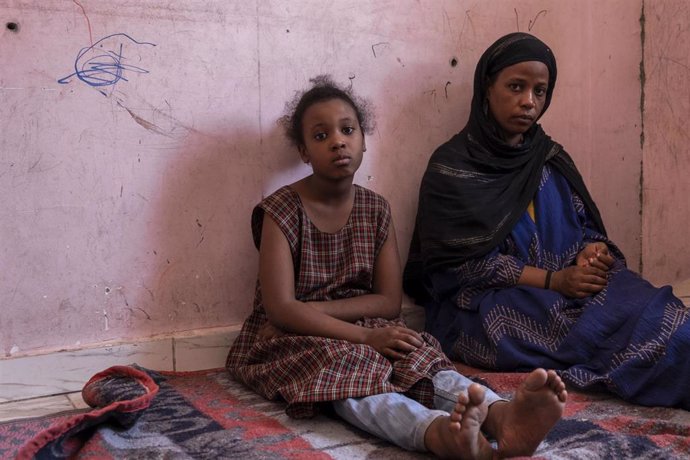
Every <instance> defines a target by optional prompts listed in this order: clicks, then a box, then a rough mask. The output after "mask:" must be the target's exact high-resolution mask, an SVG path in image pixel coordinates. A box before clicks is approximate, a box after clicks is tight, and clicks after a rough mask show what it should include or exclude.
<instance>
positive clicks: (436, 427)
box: [424, 383, 493, 460]
mask: <svg viewBox="0 0 690 460" xmlns="http://www.w3.org/2000/svg"><path fill="white" fill-rule="evenodd" d="M484 394H485V392H484V388H483V387H482V386H480V385H478V384H476V383H473V384H472V385H470V387H469V388H468V389H467V393H466V394H461V395H460V396H459V397H458V403H457V404H456V405H455V409H454V410H453V412H451V413H450V416H447V417H446V416H441V417H437V418H436V420H434V421H433V422H431V425H429V428H427V430H426V433H425V435H424V443H425V445H426V447H427V449H428V450H429V451H431V452H433V453H434V454H436V455H437V456H438V457H440V458H452V459H472V460H474V459H490V458H492V455H493V449H492V448H491V445H490V444H489V442H488V441H487V440H486V438H485V437H484V435H483V434H482V433H481V431H480V429H481V426H482V423H484V419H485V418H486V414H487V407H486V404H483V402H484Z"/></svg>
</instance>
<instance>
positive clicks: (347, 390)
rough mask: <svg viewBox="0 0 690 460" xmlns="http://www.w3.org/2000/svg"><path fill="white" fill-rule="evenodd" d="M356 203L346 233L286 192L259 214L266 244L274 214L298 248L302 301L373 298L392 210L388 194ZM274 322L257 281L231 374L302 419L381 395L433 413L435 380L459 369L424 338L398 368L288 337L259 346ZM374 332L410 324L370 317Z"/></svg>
mask: <svg viewBox="0 0 690 460" xmlns="http://www.w3.org/2000/svg"><path fill="white" fill-rule="evenodd" d="M355 187H356V189H355V202H354V206H353V209H352V213H351V215H350V218H349V221H348V222H347V224H346V225H345V226H344V227H343V228H342V229H341V230H339V231H338V232H335V233H324V232H321V231H319V230H318V229H317V228H316V227H315V226H314V224H313V223H312V222H311V221H310V220H309V218H308V217H307V214H306V212H305V211H304V208H303V207H302V204H301V202H300V199H299V196H298V195H297V194H296V193H295V192H294V191H293V190H292V189H290V188H289V187H283V188H281V189H279V190H278V191H276V192H275V193H274V194H272V195H271V196H269V197H268V198H266V199H265V200H264V201H262V202H261V203H260V204H259V205H258V206H257V207H256V208H255V209H254V212H253V215H252V231H253V234H254V242H255V244H256V246H257V248H258V247H259V245H260V239H261V226H262V224H263V218H264V216H265V215H266V214H268V215H269V216H270V217H271V218H272V219H273V220H274V221H275V222H276V223H277V224H278V226H279V227H280V229H281V230H282V232H283V234H284V235H285V237H286V238H287V240H288V242H289V244H290V250H291V252H292V258H293V261H294V266H295V282H296V287H295V295H296V297H297V299H298V300H301V301H305V302H306V301H321V300H332V299H341V298H347V297H353V296H357V295H362V294H367V293H371V292H372V285H373V273H374V261H375V259H376V256H377V255H378V252H379V251H380V249H381V247H382V246H383V243H384V242H385V241H386V239H387V237H388V230H389V228H390V222H391V212H390V207H389V205H388V203H387V202H386V200H385V199H384V198H383V197H381V196H380V195H378V194H376V193H374V192H372V191H370V190H367V189H365V188H363V187H359V186H355ZM265 321H266V314H265V312H264V309H263V307H262V302H261V286H260V285H259V283H258V282H257V286H256V295H255V300H254V309H253V312H252V314H251V315H250V316H249V318H248V319H247V320H246V321H245V323H244V325H243V327H242V331H241V332H240V335H239V336H238V338H237V339H236V341H235V343H234V344H233V346H232V348H231V350H230V353H229V355H228V359H227V363H226V366H227V368H228V370H229V372H230V373H231V374H232V375H233V376H234V377H235V378H236V379H238V380H239V381H241V382H243V383H244V384H245V385H247V386H248V387H249V388H251V389H253V390H254V391H256V392H258V393H259V394H261V395H263V396H264V397H266V398H267V399H271V400H274V399H284V400H285V401H287V402H288V406H287V409H286V412H287V414H288V415H289V416H291V417H295V418H305V417H311V416H314V415H315V414H316V413H317V412H318V404H319V403H324V402H328V401H334V400H338V399H345V398H348V397H361V396H367V395H372V394H378V393H386V392H398V393H405V394H406V395H408V396H409V397H411V398H413V399H415V400H417V401H419V402H420V403H422V404H424V405H426V406H428V407H431V406H432V404H433V386H432V383H431V377H432V376H433V375H434V374H436V372H438V371H440V370H443V369H453V366H452V364H451V362H450V361H449V360H448V359H447V358H446V357H445V355H443V353H442V352H441V351H440V345H439V343H438V342H437V341H436V339H434V338H433V337H431V336H430V335H428V334H423V337H424V339H425V341H426V343H427V345H426V346H424V347H421V348H419V349H417V350H416V351H414V352H412V353H410V354H408V355H407V356H406V357H405V358H403V359H401V360H398V361H395V362H391V361H389V360H388V359H386V358H385V357H384V356H382V355H380V354H379V353H378V352H376V351H375V350H374V349H373V348H372V347H370V346H368V345H362V344H353V343H350V342H347V341H344V340H335V339H328V338H323V337H310V336H309V337H308V336H298V335H286V336H283V337H279V338H275V339H271V340H265V341H257V340H256V333H257V331H258V329H259V327H260V326H261V325H262V324H263V323H264V322H265ZM358 324H360V325H362V326H366V327H386V326H390V325H403V326H404V323H403V322H402V320H396V321H386V320H384V319H380V318H363V319H362V320H360V321H359V322H358Z"/></svg>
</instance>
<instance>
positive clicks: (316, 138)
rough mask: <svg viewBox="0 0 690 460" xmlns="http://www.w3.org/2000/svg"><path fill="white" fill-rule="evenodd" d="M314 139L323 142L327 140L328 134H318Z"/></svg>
mask: <svg viewBox="0 0 690 460" xmlns="http://www.w3.org/2000/svg"><path fill="white" fill-rule="evenodd" d="M314 139H315V140H317V141H322V140H324V139H326V133H316V134H314Z"/></svg>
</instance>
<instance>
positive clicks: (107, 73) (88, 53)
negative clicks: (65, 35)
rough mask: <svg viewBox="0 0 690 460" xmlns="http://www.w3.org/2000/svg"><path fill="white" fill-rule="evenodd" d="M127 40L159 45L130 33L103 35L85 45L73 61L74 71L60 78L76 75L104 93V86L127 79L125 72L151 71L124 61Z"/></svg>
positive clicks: (64, 83) (146, 44)
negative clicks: (138, 39)
mask: <svg viewBox="0 0 690 460" xmlns="http://www.w3.org/2000/svg"><path fill="white" fill-rule="evenodd" d="M125 44H127V45H130V46H131V45H142V46H156V45H155V44H154V43H149V42H140V41H137V40H135V39H133V38H132V37H130V36H129V35H127V34H124V33H117V34H111V35H108V36H106V37H103V38H101V39H100V40H98V41H97V42H96V43H94V44H93V45H91V46H89V47H86V48H82V49H81V50H79V53H78V54H77V59H76V60H75V61H74V72H73V73H71V74H69V75H68V76H66V77H63V78H61V79H59V80H58V83H60V84H62V85H66V84H67V83H69V82H70V81H71V80H72V77H75V76H76V77H77V78H78V79H79V80H81V81H83V82H84V83H86V84H87V85H89V86H92V87H95V88H97V89H98V90H99V91H100V92H101V93H102V94H103V95H104V96H107V94H106V92H105V91H103V89H100V88H101V87H105V86H114V85H115V84H116V83H117V82H119V81H120V80H124V81H128V80H127V78H126V76H125V74H126V72H134V73H149V72H148V70H145V69H143V68H141V67H138V66H135V65H131V64H125V63H124V61H125V60H126V59H127V58H126V57H125V56H124V50H125V46H124V45H125Z"/></svg>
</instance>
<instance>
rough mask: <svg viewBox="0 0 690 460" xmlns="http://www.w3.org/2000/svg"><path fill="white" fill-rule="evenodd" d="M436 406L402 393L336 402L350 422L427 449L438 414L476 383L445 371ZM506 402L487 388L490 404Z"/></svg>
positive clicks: (438, 381)
mask: <svg viewBox="0 0 690 460" xmlns="http://www.w3.org/2000/svg"><path fill="white" fill-rule="evenodd" d="M432 381H433V384H434V407H436V409H429V408H427V407H425V406H423V405H422V404H420V403H418V402H417V401H415V400H413V399H410V398H408V397H407V396H405V395H403V394H400V393H382V394H378V395H372V396H365V397H363V398H348V399H341V400H339V401H333V407H334V409H335V412H336V413H337V414H338V415H340V416H341V417H342V418H343V419H345V420H346V421H347V422H348V423H350V424H352V425H354V426H356V427H357V428H360V429H362V430H364V431H367V432H369V433H371V434H373V435H374V436H377V437H379V438H381V439H385V440H387V441H389V442H392V443H393V444H396V445H397V446H399V447H402V448H403V449H407V450H416V451H426V450H427V449H426V446H425V444H424V435H425V434H426V430H427V428H428V427H429V425H430V424H431V422H433V421H434V420H435V419H436V417H440V416H442V415H448V414H449V413H450V412H452V411H453V409H454V408H455V405H456V404H457V402H458V396H459V395H460V394H461V393H466V392H467V388H468V387H469V386H470V385H471V384H472V383H473V382H472V380H470V379H468V378H467V377H465V376H464V375H462V374H460V373H458V372H456V371H441V372H439V373H437V374H436V375H435V376H434V377H433V379H432ZM496 401H504V399H502V398H501V397H499V396H498V395H497V394H496V393H494V392H493V391H491V390H490V389H488V388H486V397H485V398H484V403H485V404H486V405H487V406H490V405H491V404H493V403H495V402H496Z"/></svg>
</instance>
